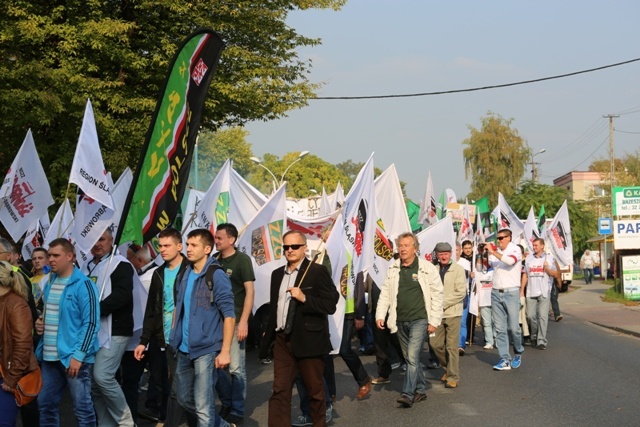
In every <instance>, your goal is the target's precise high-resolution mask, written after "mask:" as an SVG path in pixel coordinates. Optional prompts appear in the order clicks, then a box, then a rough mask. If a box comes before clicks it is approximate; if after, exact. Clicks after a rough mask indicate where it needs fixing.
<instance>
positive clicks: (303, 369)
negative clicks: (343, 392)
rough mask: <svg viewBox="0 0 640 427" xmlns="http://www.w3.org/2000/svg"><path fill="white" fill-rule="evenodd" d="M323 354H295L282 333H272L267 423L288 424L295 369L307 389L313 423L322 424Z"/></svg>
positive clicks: (273, 425)
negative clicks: (270, 385)
mask: <svg viewBox="0 0 640 427" xmlns="http://www.w3.org/2000/svg"><path fill="white" fill-rule="evenodd" d="M323 369H324V362H323V356H318V357H306V358H297V357H295V356H294V355H293V350H292V345H291V342H290V341H289V340H288V339H287V337H286V336H285V334H284V333H282V332H278V333H276V342H275V346H274V348H273V394H272V395H271V398H270V399H269V427H282V426H290V425H291V395H292V388H293V384H294V382H295V379H296V375H297V374H298V372H299V373H300V376H301V377H302V381H303V382H304V385H305V387H306V389H307V396H308V398H309V407H310V415H311V419H312V420H313V426H314V427H324V426H326V420H325V412H326V409H327V407H326V404H325V395H324V384H323V381H322V371H323Z"/></svg>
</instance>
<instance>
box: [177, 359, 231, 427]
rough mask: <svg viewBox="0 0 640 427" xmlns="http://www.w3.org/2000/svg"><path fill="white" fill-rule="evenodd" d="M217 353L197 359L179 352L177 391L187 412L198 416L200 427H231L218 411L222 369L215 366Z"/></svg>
mask: <svg viewBox="0 0 640 427" xmlns="http://www.w3.org/2000/svg"><path fill="white" fill-rule="evenodd" d="M216 356H217V353H209V354H205V355H204V356H200V357H198V358H197V359H193V360H191V359H189V355H188V354H186V353H183V352H181V351H179V352H178V365H177V367H176V377H175V379H174V381H175V385H176V393H177V395H178V396H177V397H178V403H179V404H180V406H182V407H183V408H184V409H185V410H186V411H188V412H191V413H195V414H196V416H197V417H198V427H218V426H222V427H227V426H228V425H229V424H228V423H227V422H226V421H225V420H223V419H222V418H220V416H219V415H218V414H217V413H216V405H215V401H216V393H215V386H216V380H217V378H218V370H217V369H216V368H215V366H216V364H215V359H216Z"/></svg>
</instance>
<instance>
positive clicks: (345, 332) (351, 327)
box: [340, 314, 369, 387]
mask: <svg viewBox="0 0 640 427" xmlns="http://www.w3.org/2000/svg"><path fill="white" fill-rule="evenodd" d="M354 319H355V317H354V315H353V314H345V316H344V323H343V326H342V342H341V343H340V357H342V360H344V363H345V364H346V365H347V367H348V368H349V370H350V371H351V374H352V375H353V379H355V380H356V382H357V383H358V387H362V386H363V385H365V384H366V383H368V382H369V374H367V371H366V369H364V366H363V365H362V361H361V360H360V357H359V356H358V353H356V352H355V351H353V348H352V347H351V338H353V335H354V334H355V332H356V322H355V320H354Z"/></svg>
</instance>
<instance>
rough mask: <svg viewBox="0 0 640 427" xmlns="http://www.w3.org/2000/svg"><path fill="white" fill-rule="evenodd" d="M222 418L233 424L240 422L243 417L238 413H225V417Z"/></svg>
mask: <svg viewBox="0 0 640 427" xmlns="http://www.w3.org/2000/svg"><path fill="white" fill-rule="evenodd" d="M224 420H225V421H226V422H228V423H231V424H234V423H235V424H240V423H241V422H243V421H244V417H241V416H240V415H235V414H229V415H227V418H225V419H224Z"/></svg>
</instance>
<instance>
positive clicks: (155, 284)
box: [140, 255, 189, 348]
mask: <svg viewBox="0 0 640 427" xmlns="http://www.w3.org/2000/svg"><path fill="white" fill-rule="evenodd" d="M180 256H182V255H180ZM188 265H189V260H188V259H187V258H186V257H184V256H182V264H181V265H180V270H178V275H177V276H176V281H177V278H178V277H180V276H181V275H182V273H183V272H184V270H185V269H186V268H187V266H188ZM165 268H167V263H164V264H163V265H161V266H160V267H158V268H156V270H155V271H154V272H153V275H152V276H151V284H150V285H149V298H148V299H147V308H146V309H145V311H144V320H143V321H142V335H141V336H140V344H142V345H145V346H146V345H148V344H149V341H151V339H152V338H155V339H156V341H157V343H158V345H159V346H160V347H162V348H164V347H165V342H166V341H165V336H164V321H163V312H164V270H165ZM173 289H174V291H173V294H174V301H175V284H174V287H173ZM167 338H168V337H167Z"/></svg>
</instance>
